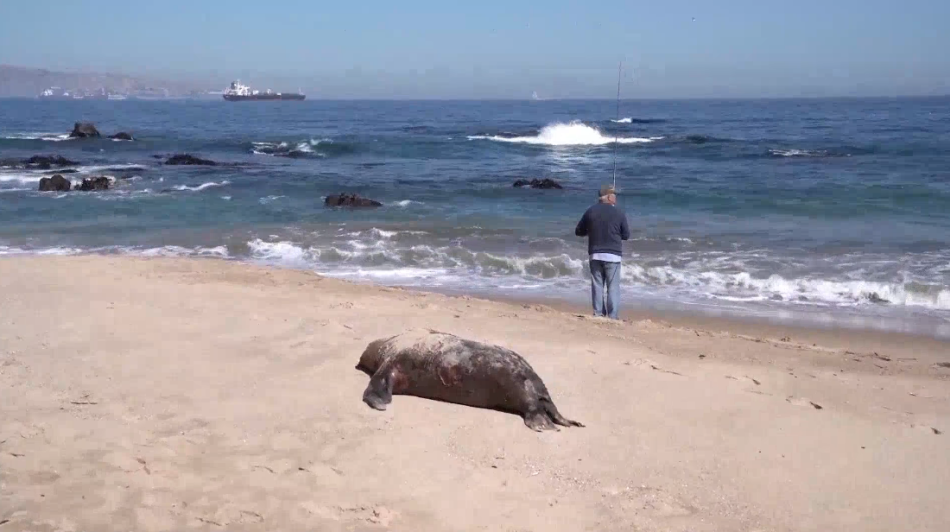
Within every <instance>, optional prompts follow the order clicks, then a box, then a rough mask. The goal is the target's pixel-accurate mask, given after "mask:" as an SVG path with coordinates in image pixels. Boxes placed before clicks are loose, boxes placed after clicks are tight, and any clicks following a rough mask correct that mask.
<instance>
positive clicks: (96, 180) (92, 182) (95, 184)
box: [79, 176, 112, 191]
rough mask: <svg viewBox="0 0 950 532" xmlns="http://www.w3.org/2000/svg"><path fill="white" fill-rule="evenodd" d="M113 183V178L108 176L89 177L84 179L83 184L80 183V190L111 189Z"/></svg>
mask: <svg viewBox="0 0 950 532" xmlns="http://www.w3.org/2000/svg"><path fill="white" fill-rule="evenodd" d="M111 185H112V180H110V179H109V178H108V177H106V176H99V177H88V178H86V179H83V180H82V184H80V185H79V190H83V191H90V190H109V187H110V186H111Z"/></svg>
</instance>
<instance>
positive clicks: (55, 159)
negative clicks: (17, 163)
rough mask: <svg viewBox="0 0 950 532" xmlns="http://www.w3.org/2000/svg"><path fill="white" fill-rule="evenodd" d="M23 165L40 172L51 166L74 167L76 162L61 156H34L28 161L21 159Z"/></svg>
mask: <svg viewBox="0 0 950 532" xmlns="http://www.w3.org/2000/svg"><path fill="white" fill-rule="evenodd" d="M23 164H25V165H27V166H33V167H36V168H39V169H40V170H49V169H50V168H52V167H53V166H76V165H77V164H79V163H77V162H76V161H70V160H69V159H67V158H65V157H63V156H62V155H52V156H50V155H34V156H33V157H30V158H29V159H23Z"/></svg>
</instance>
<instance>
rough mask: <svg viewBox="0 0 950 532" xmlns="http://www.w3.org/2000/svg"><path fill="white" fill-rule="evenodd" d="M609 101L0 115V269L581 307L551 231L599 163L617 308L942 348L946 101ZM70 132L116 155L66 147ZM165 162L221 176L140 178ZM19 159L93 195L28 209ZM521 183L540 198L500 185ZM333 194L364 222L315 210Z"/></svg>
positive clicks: (13, 110) (101, 109) (31, 177)
mask: <svg viewBox="0 0 950 532" xmlns="http://www.w3.org/2000/svg"><path fill="white" fill-rule="evenodd" d="M615 106H616V102H615V101H611V100H603V101H483V102H476V101H472V102H462V101H458V102H455V101H444V102H443V101H427V102H381V101H361V102H357V101H354V102H344V101H319V100H316V101H304V102H242V103H229V102H224V101H197V100H195V101H133V100H126V101H39V100H0V159H3V160H5V166H3V167H0V255H18V254H53V255H64V254H76V253H86V252H96V253H113V254H133V255H145V256H199V257H218V258H226V259H230V260H240V261H249V262H254V263H264V264H272V265H276V266H282V267H291V268H300V269H306V270H312V271H316V272H319V273H321V274H324V275H328V276H332V277H338V278H344V279H350V280H356V281H371V282H375V283H381V284H386V285H399V286H411V287H420V288H425V289H434V290H440V291H447V292H465V293H476V294H480V295H488V296H492V295H494V296H503V297H514V298H524V299H530V300H542V301H543V300H552V301H555V300H562V301H569V302H574V303H582V304H587V303H588V300H589V281H588V279H589V277H588V272H587V268H586V256H585V255H586V244H585V242H584V240H582V239H580V238H577V237H575V236H574V226H575V224H576V223H577V221H578V219H579V217H580V216H581V214H582V213H583V211H584V210H585V209H586V208H587V207H588V206H589V205H590V204H592V203H593V202H594V201H595V196H596V192H597V189H598V187H599V186H600V185H601V184H603V183H609V182H610V181H611V180H612V173H613V167H614V157H615V156H616V165H617V182H618V188H619V189H620V195H619V206H620V207H621V208H622V209H624V211H625V212H626V214H627V216H628V219H629V221H630V226H631V229H632V232H633V235H632V238H631V240H630V241H629V242H627V243H626V245H625V262H624V266H623V269H622V276H623V280H622V296H621V297H622V305H623V308H626V309H630V308H641V309H642V308H647V309H650V308H659V309H671V310H680V311H687V312H699V313H706V314H710V313H711V314H716V315H730V316H749V317H762V318H768V319H777V320H799V321H801V320H803V321H805V322H809V323H813V324H827V325H835V326H855V327H871V328H883V329H887V330H897V331H910V332H916V333H922V334H928V335H935V336H938V337H950V98H929V99H840V100H830V99H829V100H761V101H710V100H695V101H623V102H621V117H620V119H619V120H617V116H616V114H615V113H616V107H615ZM76 121H90V122H94V123H95V124H96V126H97V127H98V128H99V130H100V131H101V132H102V133H103V134H104V135H106V134H112V133H115V132H118V131H127V132H131V133H132V134H133V135H134V136H135V138H136V140H135V141H132V142H128V141H113V140H109V139H105V138H103V139H91V140H90V139H75V140H68V139H67V138H66V136H67V134H68V133H69V131H70V130H71V129H72V124H73V123H74V122H76ZM175 153H189V154H193V155H196V156H200V157H203V158H208V159H212V160H214V161H217V162H220V163H227V164H224V165H219V166H214V167H200V166H194V167H187V166H165V165H163V164H162V161H163V160H164V159H163V158H164V157H167V156H169V155H172V154H175ZM32 155H61V156H64V157H66V158H68V159H71V160H73V161H76V162H77V163H78V164H77V165H75V166H71V167H68V168H67V170H68V169H73V170H75V172H74V173H66V174H64V176H65V177H67V178H69V179H71V180H73V181H77V180H81V179H82V177H83V176H90V175H110V176H114V177H115V178H116V185H115V186H114V188H113V189H112V190H108V191H100V192H79V191H73V192H68V193H57V192H37V191H36V189H37V185H38V182H39V179H40V178H41V177H43V176H46V175H50V174H51V171H49V170H37V169H26V168H21V167H17V166H16V165H13V164H12V163H11V161H9V160H10V159H22V158H27V157H30V156H32ZM54 170H55V169H54ZM544 177H550V178H553V179H555V180H557V181H559V182H560V183H561V184H562V185H563V186H564V189H563V190H531V189H516V188H513V187H512V183H513V182H514V181H515V180H517V179H531V178H544ZM339 192H356V193H359V194H361V195H364V196H367V197H369V198H372V199H376V200H378V201H381V202H382V203H383V204H384V205H383V207H381V208H378V209H373V210H340V209H331V208H326V207H324V205H323V199H324V198H325V197H326V196H327V195H328V194H334V193H339ZM64 275H68V272H64ZM76 282H82V280H81V279H77V280H76ZM622 311H623V309H622V310H621V313H622Z"/></svg>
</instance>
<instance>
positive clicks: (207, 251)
mask: <svg viewBox="0 0 950 532" xmlns="http://www.w3.org/2000/svg"><path fill="white" fill-rule="evenodd" d="M122 251H123V252H124V253H127V254H133V255H140V256H144V257H193V256H196V255H197V256H200V257H220V258H227V257H229V254H228V248H226V247H225V246H216V247H213V248H206V247H201V246H197V247H194V248H185V247H181V246H162V247H158V248H147V249H142V250H139V249H128V248H126V249H123V250H122Z"/></svg>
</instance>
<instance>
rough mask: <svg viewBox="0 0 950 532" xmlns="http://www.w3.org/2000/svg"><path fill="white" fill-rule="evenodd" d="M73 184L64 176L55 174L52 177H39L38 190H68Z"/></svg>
mask: <svg viewBox="0 0 950 532" xmlns="http://www.w3.org/2000/svg"><path fill="white" fill-rule="evenodd" d="M72 186H73V184H72V183H70V182H69V180H68V179H66V178H65V177H63V176H61V175H59V174H56V175H54V176H53V177H44V178H43V179H40V189H39V190H40V192H69V189H70V188H72Z"/></svg>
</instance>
